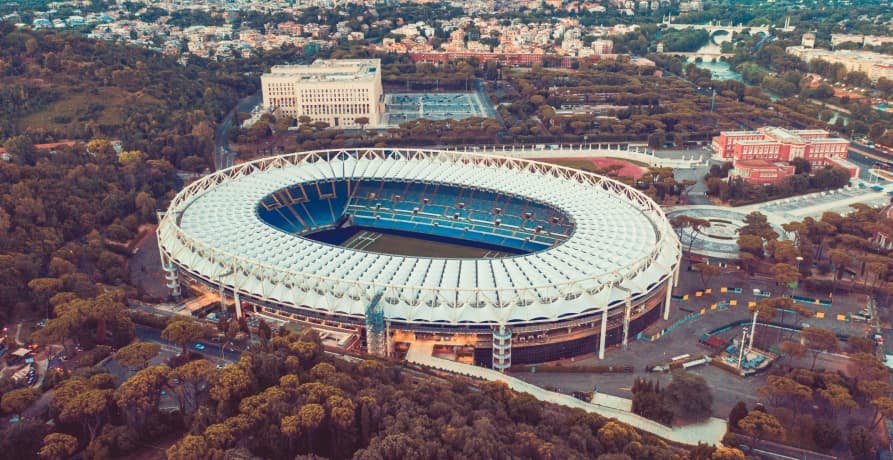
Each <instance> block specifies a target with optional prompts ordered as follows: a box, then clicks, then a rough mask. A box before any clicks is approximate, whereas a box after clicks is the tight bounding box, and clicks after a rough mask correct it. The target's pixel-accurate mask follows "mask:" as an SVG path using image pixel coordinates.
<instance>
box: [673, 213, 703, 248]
mask: <svg viewBox="0 0 893 460" xmlns="http://www.w3.org/2000/svg"><path fill="white" fill-rule="evenodd" d="M670 224H671V225H672V226H673V227H674V228H676V229H677V233H679V235H680V238H681V237H682V236H686V237H687V238H688V245H687V246H688V250H687V252H688V253H689V254H690V253H691V247H692V245H694V243H695V240H697V239H698V235H700V234H701V231H702V230H703V229H705V228H708V227H710V221H709V220H707V219H701V218H698V217H690V216H686V215H679V216H676V217H674V218H672V219H670ZM685 229H688V232H685V231H684V230H685Z"/></svg>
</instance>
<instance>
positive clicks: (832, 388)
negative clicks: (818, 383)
mask: <svg viewBox="0 0 893 460" xmlns="http://www.w3.org/2000/svg"><path fill="white" fill-rule="evenodd" d="M818 393H819V396H821V397H822V398H824V399H825V401H828V404H830V405H831V407H833V408H834V409H837V410H854V409H858V408H859V404H857V403H856V400H854V399H853V395H851V394H850V390H849V389H847V387H845V386H843V385H838V384H836V383H828V384H826V387H825V388H820V389H819V390H818Z"/></svg>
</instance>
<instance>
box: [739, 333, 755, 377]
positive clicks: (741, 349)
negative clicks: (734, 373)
mask: <svg viewBox="0 0 893 460" xmlns="http://www.w3.org/2000/svg"><path fill="white" fill-rule="evenodd" d="M751 337H753V336H751ZM745 340H747V328H746V327H745V328H743V329H741V343H739V344H738V369H741V361H743V360H744V341H745Z"/></svg>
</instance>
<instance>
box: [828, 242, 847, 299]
mask: <svg viewBox="0 0 893 460" xmlns="http://www.w3.org/2000/svg"><path fill="white" fill-rule="evenodd" d="M828 259H830V260H831V266H832V267H834V271H835V273H834V277H833V278H832V280H833V281H837V280H839V279H840V278H842V277H843V272H844V270H846V267H847V265H849V263H850V255H849V254H848V253H847V252H846V251H845V250H843V249H839V248H835V249H832V250H830V251H828ZM832 287H833V285H832ZM832 291H833V289H832Z"/></svg>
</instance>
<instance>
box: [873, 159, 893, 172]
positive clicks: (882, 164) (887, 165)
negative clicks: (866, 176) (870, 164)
mask: <svg viewBox="0 0 893 460" xmlns="http://www.w3.org/2000/svg"><path fill="white" fill-rule="evenodd" d="M874 167H875V169H882V170H884V171H893V162H890V161H877V162H875V163H874Z"/></svg>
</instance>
